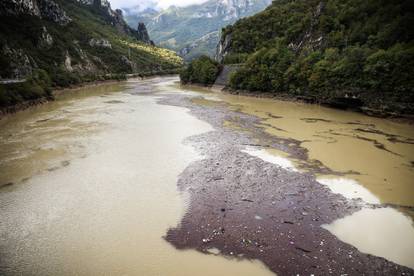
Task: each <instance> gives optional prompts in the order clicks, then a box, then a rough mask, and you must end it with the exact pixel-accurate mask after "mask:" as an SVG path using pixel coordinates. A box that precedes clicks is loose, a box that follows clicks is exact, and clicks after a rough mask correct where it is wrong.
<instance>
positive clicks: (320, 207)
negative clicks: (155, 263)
mask: <svg viewBox="0 0 414 276" xmlns="http://www.w3.org/2000/svg"><path fill="white" fill-rule="evenodd" d="M161 103H163V104H166V105H175V106H180V107H185V108H188V109H189V110H190V113H191V114H192V115H193V116H196V117H197V118H199V119H200V120H203V121H207V122H208V123H209V124H211V125H212V126H213V127H214V131H211V132H208V133H203V134H201V135H197V136H193V137H190V138H187V139H186V140H185V143H186V144H189V145H192V146H193V147H194V148H196V149H197V151H199V152H200V153H201V154H202V155H203V156H204V157H205V158H204V159H203V160H200V161H196V162H193V163H192V164H191V165H190V166H189V167H187V168H186V169H185V170H184V171H183V172H182V173H181V175H180V177H179V179H178V187H179V189H180V190H181V191H189V192H190V195H191V197H190V198H191V201H190V203H189V209H188V211H187V212H186V214H185V215H184V218H183V219H182V220H181V223H180V224H179V226H178V227H177V228H172V229H170V230H169V231H168V233H167V235H166V240H167V241H169V242H171V243H172V244H173V245H174V246H176V247H177V248H179V249H190V248H191V249H196V250H199V251H201V252H204V253H207V254H209V253H211V251H213V252H216V251H217V252H219V253H220V254H223V255H226V256H229V257H236V258H248V259H259V260H261V261H262V262H264V263H265V264H266V265H267V266H268V267H269V268H270V269H271V270H272V271H273V272H275V273H277V274H282V275H296V274H303V273H306V274H315V275H328V274H333V275H339V274H349V275H358V274H377V275H390V274H404V273H406V274H407V275H411V274H412V273H413V270H411V269H409V268H407V267H404V266H399V265H396V264H395V263H392V262H389V261H387V260H385V259H384V258H381V257H374V256H372V255H369V254H364V253H362V252H360V251H358V250H357V249H356V248H355V247H354V246H351V245H349V244H347V243H344V242H342V241H341V240H339V239H338V238H337V237H335V236H334V235H332V234H331V233H329V231H327V230H326V229H324V228H323V227H322V226H323V225H327V224H330V223H332V222H333V221H335V220H337V219H339V218H343V217H346V216H347V215H350V214H352V213H355V212H357V211H359V210H362V209H366V208H368V209H370V208H386V205H381V204H380V205H370V204H367V203H366V202H364V201H363V200H362V199H349V198H345V197H344V196H342V195H340V194H334V193H332V192H331V191H330V189H328V188H327V187H326V186H323V185H321V184H320V183H319V182H318V181H317V180H316V174H318V173H325V174H336V175H342V173H341V172H339V171H332V170H330V169H329V168H327V167H324V166H323V165H322V164H318V166H316V167H308V168H307V169H308V171H307V172H303V171H298V170H296V169H294V167H290V168H289V167H288V168H286V167H285V168H283V166H280V165H275V164H272V163H271V162H266V161H264V160H263V159H262V158H260V157H258V156H260V154H259V155H258V156H255V152H257V151H260V149H263V148H275V149H278V150H281V151H283V152H286V153H287V154H288V155H290V156H294V157H296V158H298V159H301V160H303V161H309V160H308V152H307V150H306V149H305V148H304V147H302V146H301V143H302V142H301V141H297V140H295V139H286V138H282V137H277V136H274V135H269V133H266V132H265V131H264V129H263V128H261V127H258V125H260V124H261V123H262V120H261V119H260V118H258V117H255V116H252V115H248V114H245V113H241V112H238V111H237V110H236V111H231V109H230V110H229V108H228V107H227V106H226V104H225V103H219V102H215V100H210V101H209V100H207V101H204V100H200V101H197V102H196V103H198V104H194V103H195V102H194V101H192V100H191V99H188V98H187V97H185V96H179V95H176V96H175V97H169V98H164V99H162V100H161ZM226 126H227V127H226ZM228 126H230V128H229V127H228ZM355 231H357V230H355ZM217 252H216V253H217Z"/></svg>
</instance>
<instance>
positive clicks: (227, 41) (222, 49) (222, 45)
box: [215, 33, 231, 62]
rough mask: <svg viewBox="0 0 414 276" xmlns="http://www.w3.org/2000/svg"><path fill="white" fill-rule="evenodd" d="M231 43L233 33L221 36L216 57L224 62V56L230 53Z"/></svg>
mask: <svg viewBox="0 0 414 276" xmlns="http://www.w3.org/2000/svg"><path fill="white" fill-rule="evenodd" d="M230 45H231V33H230V34H227V35H225V36H222V37H221V38H220V41H219V43H218V44H217V49H216V55H215V59H216V60H217V61H218V62H222V61H223V59H224V57H225V56H226V55H227V54H228V52H229V50H230Z"/></svg>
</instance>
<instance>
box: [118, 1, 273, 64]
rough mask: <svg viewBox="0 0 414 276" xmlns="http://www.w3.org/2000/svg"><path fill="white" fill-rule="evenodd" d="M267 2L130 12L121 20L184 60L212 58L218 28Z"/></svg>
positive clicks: (234, 2) (231, 3)
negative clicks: (144, 29)
mask: <svg viewBox="0 0 414 276" xmlns="http://www.w3.org/2000/svg"><path fill="white" fill-rule="evenodd" d="M271 2H272V0H208V1H206V2H204V3H202V4H195V5H190V6H186V7H178V6H175V5H172V6H170V7H168V8H167V9H163V10H158V11H154V10H142V11H138V12H135V13H134V12H131V13H128V14H126V15H125V20H126V21H127V22H128V24H129V25H130V26H136V25H137V23H138V22H144V23H145V24H146V26H147V28H148V32H149V34H150V36H151V37H152V39H153V40H154V42H155V43H157V44H159V45H162V46H163V47H167V48H170V49H173V50H175V51H177V52H180V53H181V54H182V55H183V56H184V57H188V58H191V56H193V55H199V54H207V55H210V56H213V55H214V52H215V46H216V45H217V43H218V32H219V31H220V30H221V28H222V27H225V26H227V25H229V24H232V23H233V22H235V21H236V20H237V19H239V18H242V17H246V16H250V15H253V14H255V13H257V12H259V11H262V10H263V9H265V8H266V7H267V6H268V5H270V4H271ZM129 11H132V9H130V10H129ZM208 34H213V35H208ZM206 35H207V36H206Z"/></svg>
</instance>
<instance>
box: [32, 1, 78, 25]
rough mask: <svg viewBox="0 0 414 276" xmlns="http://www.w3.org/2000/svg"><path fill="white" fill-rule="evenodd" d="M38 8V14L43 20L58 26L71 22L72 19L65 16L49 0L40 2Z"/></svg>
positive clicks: (62, 11) (61, 10)
mask: <svg viewBox="0 0 414 276" xmlns="http://www.w3.org/2000/svg"><path fill="white" fill-rule="evenodd" d="M38 2H39V8H40V14H41V16H42V17H43V18H45V19H48V20H50V21H53V22H55V23H58V24H60V25H66V24H68V23H70V22H71V21H72V19H71V18H70V17H69V16H67V15H66V12H65V11H64V10H63V9H61V8H60V6H59V5H58V4H57V3H55V2H54V1H51V0H40V1H38Z"/></svg>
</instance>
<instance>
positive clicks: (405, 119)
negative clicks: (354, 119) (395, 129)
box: [182, 83, 414, 125]
mask: <svg viewBox="0 0 414 276" xmlns="http://www.w3.org/2000/svg"><path fill="white" fill-rule="evenodd" d="M182 86H183V87H191V86H194V87H200V88H204V89H210V90H212V91H215V92H218V93H225V94H229V95H239V96H246V97H253V98H263V99H272V100H278V101H288V102H298V103H307V104H316V105H322V106H325V107H328V108H332V109H339V110H347V111H350V112H357V113H361V114H364V115H367V116H370V117H375V118H383V119H387V120H391V121H394V122H399V123H404V124H409V125H414V114H400V113H393V112H387V111H383V110H380V109H373V108H370V107H367V106H359V107H356V108H338V107H335V106H334V105H331V104H328V103H325V102H319V101H317V100H316V99H315V98H307V97H298V96H292V95H289V94H278V95H275V94H273V93H269V92H251V91H247V90H234V89H230V88H228V87H226V86H218V87H215V86H205V85H201V84H197V83H191V84H185V85H182Z"/></svg>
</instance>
